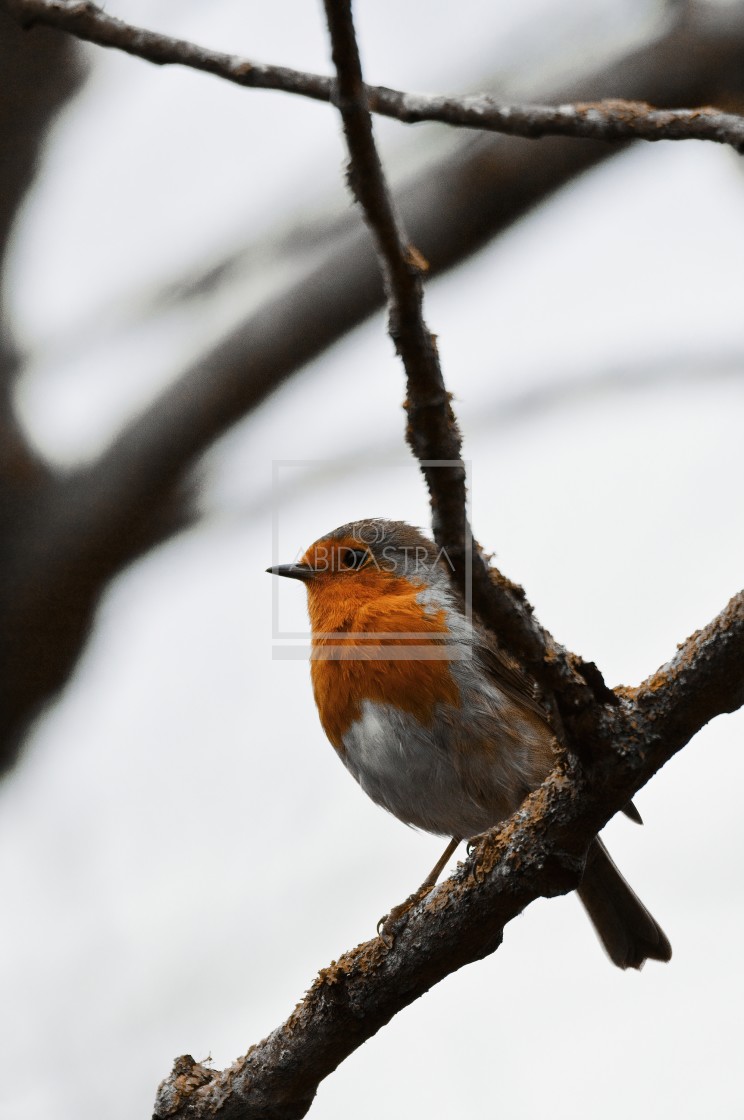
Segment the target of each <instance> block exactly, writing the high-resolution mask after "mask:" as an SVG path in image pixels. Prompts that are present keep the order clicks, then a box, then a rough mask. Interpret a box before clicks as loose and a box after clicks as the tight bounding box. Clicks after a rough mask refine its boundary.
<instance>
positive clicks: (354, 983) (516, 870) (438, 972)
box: [154, 592, 744, 1120]
mask: <svg viewBox="0 0 744 1120" xmlns="http://www.w3.org/2000/svg"><path fill="white" fill-rule="evenodd" d="M742 666H744V592H742V593H740V594H739V595H737V596H735V597H734V598H733V599H732V600H731V602H730V603H729V604H728V606H727V607H726V609H725V610H724V611H723V612H722V613H721V614H720V615H719V616H718V617H717V618H716V619H714V620H713V622H711V623H710V625H709V626H706V627H705V629H704V630H701V631H699V632H698V633H696V634H693V635H692V636H691V637H690V638H688V639H687V641H686V642H685V643H684V644H683V645H682V646H681V647H680V649H679V651H678V652H677V654H676V656H675V657H674V658H673V659H672V661H671V662H669V664H667V665H665V666H662V668H661V669H659V670H658V671H657V672H656V673H655V674H654V675H653V677H651V678H649V680H647V681H645V682H644V683H643V684H642V685H641V686H640V688H639V689H637V690H636V691H635V692H634V693H633V695H632V696H628V695H625V696H623V697H622V698H620V700H621V702H620V703H619V704H618V705H616V706H615V707H614V708H612V709H605V719H604V723H603V726H602V729H601V735H602V746H603V748H604V749H603V752H602V762H601V765H599V766H598V767H597V768H595V769H594V771H593V772H592V774H591V775H587V773H586V772H585V771H583V770H582V769H581V766H580V764H579V763H578V762H577V761H576V760H574V761H572V762H571V763H570V764H569V766H568V767H567V768H566V769H565V770H564V771H556V772H554V773H553V774H552V775H551V776H550V777H549V778H548V779H547V780H546V781H545V782H544V783H543V785H542V786H541V787H540V788H539V789H538V790H536V791H535V792H534V793H533V794H532V795H531V796H530V797H529V798H528V800H527V801H526V802H525V803H524V805H523V806H522V808H521V809H520V810H519V811H518V812H517V813H516V814H515V815H514V816H513V817H512V818H511V819H510V820H509V821H508V822H507V823H506V824H505V825H504V827H503V828H501V829H500V830H499V831H498V832H494V833H492V834H491V835H489V837H488V838H486V840H484V841H483V842H482V843H481V845H480V846H479V848H478V849H477V850H476V851H475V852H474V853H473V855H472V856H471V857H470V858H469V859H468V860H467V862H466V863H465V864H462V865H460V866H459V868H458V870H457V872H456V873H455V875H454V876H453V877H452V878H451V879H449V880H448V881H447V882H445V883H442V884H441V885H440V886H439V887H438V888H437V889H436V890H434V891H433V892H432V893H431V894H430V895H429V896H428V897H427V898H426V899H425V900H424V901H423V902H421V903H419V904H418V906H417V907H416V908H415V909H414V910H413V911H412V912H410V913H409V914H408V915H407V916H406V918H405V919H403V920H402V922H401V924H400V927H399V928H398V930H397V934H396V939H395V943H394V945H393V947H392V948H391V949H388V948H387V947H386V946H385V945H384V944H383V942H382V941H381V940H380V939H379V938H375V939H373V940H372V941H367V942H365V943H364V944H362V945H360V946H358V947H357V948H356V949H353V950H351V951H350V952H348V953H345V954H344V955H343V956H342V957H341V958H340V960H338V961H334V962H333V963H332V964H331V965H330V966H329V967H328V968H325V969H323V970H322V971H321V972H320V973H319V975H318V977H317V979H316V980H315V982H314V984H313V985H312V987H311V988H310V990H309V992H308V994H307V995H306V996H305V998H304V999H303V1000H302V1002H301V1003H300V1004H298V1006H297V1008H296V1009H295V1011H294V1012H293V1013H292V1015H291V1016H290V1017H289V1019H288V1020H287V1021H286V1022H285V1023H283V1024H282V1026H280V1027H278V1028H277V1029H276V1030H275V1031H274V1032H273V1033H272V1034H270V1035H269V1036H268V1038H266V1039H264V1040H263V1041H262V1042H259V1043H258V1044H257V1045H256V1046H253V1047H251V1049H250V1050H249V1051H248V1053H247V1054H246V1055H245V1057H243V1058H240V1059H239V1060H238V1061H237V1062H235V1064H234V1065H232V1066H231V1067H230V1068H229V1069H226V1070H224V1071H216V1070H212V1069H209V1068H207V1067H205V1066H203V1065H200V1064H198V1063H196V1062H194V1060H193V1058H191V1057H188V1056H187V1057H183V1058H179V1059H178V1060H177V1062H176V1063H175V1066H174V1069H173V1072H172V1073H171V1075H170V1076H169V1077H168V1078H167V1079H166V1080H165V1081H164V1082H163V1083H162V1085H161V1086H160V1089H159V1092H158V1098H157V1102H156V1106H155V1113H154V1120H212V1118H215V1120H216V1118H218V1117H219V1120H266V1118H267V1117H270V1118H271V1120H297V1118H298V1117H301V1116H304V1115H305V1114H306V1113H307V1111H308V1109H309V1108H310V1105H311V1103H312V1100H313V1097H314V1095H315V1092H316V1090H317V1087H318V1085H319V1084H320V1082H321V1081H322V1080H323V1078H325V1077H327V1076H328V1074H329V1073H332V1072H333V1070H334V1069H335V1068H336V1067H337V1066H338V1065H339V1064H340V1063H341V1062H342V1061H343V1060H344V1059H345V1058H346V1057H348V1056H349V1055H350V1054H352V1053H353V1052H354V1050H356V1049H357V1048H358V1047H359V1046H361V1045H362V1044H363V1043H364V1042H365V1041H366V1040H367V1039H368V1038H371V1037H372V1035H374V1034H376V1032H377V1031H378V1030H379V1029H380V1028H381V1027H382V1026H384V1025H385V1023H387V1022H389V1020H390V1019H391V1018H392V1017H393V1016H394V1015H395V1014H397V1012H398V1011H400V1010H402V1009H403V1008H404V1007H407V1006H408V1005H409V1004H411V1003H413V1002H414V1000H416V999H418V998H419V996H421V995H423V994H424V993H425V992H426V991H428V989H429V988H431V987H432V985H434V984H436V983H438V981H440V980H442V979H443V978H444V977H445V976H448V975H450V974H451V973H453V972H455V971H456V970H457V969H459V968H462V966H463V965H465V964H469V963H471V962H473V961H476V960H479V959H481V958H482V957H485V956H487V955H488V954H490V953H492V952H494V950H496V949H497V948H498V947H499V945H500V943H501V939H502V934H503V929H504V926H505V925H506V924H507V923H508V922H509V921H511V920H512V919H513V918H514V917H516V916H517V915H518V914H520V913H521V912H522V910H524V908H525V907H526V906H527V905H529V903H530V902H532V901H534V900H535V899H536V898H539V897H550V896H553V895H557V894H564V893H566V892H567V891H570V890H572V889H574V888H575V887H576V885H577V884H578V882H579V878H580V875H581V869H582V866H583V858H584V854H585V852H586V849H587V847H588V845H589V843H590V841H591V840H592V838H593V837H594V836H595V835H596V833H597V831H598V829H600V828H601V827H602V826H603V825H604V824H605V823H606V822H607V821H608V820H609V819H610V817H612V816H613V815H614V813H616V812H617V811H618V810H619V809H620V808H622V806H623V805H624V804H625V803H626V802H627V800H628V799H629V798H630V797H632V796H633V794H635V793H636V792H637V791H638V790H639V789H640V788H641V787H642V786H643V785H644V784H645V783H646V782H647V781H648V780H649V778H651V777H652V775H653V774H655V773H656V771H657V770H658V769H659V768H660V767H661V766H663V765H664V763H665V762H666V761H668V760H669V759H670V758H671V757H672V756H673V755H674V754H675V753H676V752H677V751H679V750H680V749H681V748H682V747H683V746H684V745H685V744H686V743H687V742H689V740H690V739H691V738H692V736H693V735H695V733H696V732H697V731H699V730H700V728H701V727H703V726H704V724H705V723H707V722H708V721H709V720H710V719H712V718H713V717H714V716H715V715H718V714H720V713H722V712H730V711H734V710H735V709H736V708H738V707H741V705H742V704H744V671H743V670H742Z"/></svg>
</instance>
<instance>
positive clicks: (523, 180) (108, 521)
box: [0, 4, 744, 767]
mask: <svg viewBox="0 0 744 1120" xmlns="http://www.w3.org/2000/svg"><path fill="white" fill-rule="evenodd" d="M743 12H744V6H742V5H739V4H737V5H731V6H730V7H729V8H728V9H726V10H725V12H717V13H715V14H712V13H711V10H710V9H708V8H707V7H706V6H704V5H693V6H691V7H690V8H689V9H686V10H685V12H684V15H683V18H682V19H681V20H680V21H679V22H678V23H676V24H675V25H674V26H673V27H671V28H670V29H669V30H667V32H666V34H664V35H662V36H661V38H659V39H658V40H657V41H655V42H653V43H652V44H650V45H649V46H646V47H643V48H641V49H640V50H636V51H634V52H632V53H631V54H629V55H628V56H626V57H625V58H622V59H620V60H619V61H617V62H616V63H615V64H614V65H611V66H608V67H606V68H604V69H603V70H602V72H600V73H593V74H592V73H589V74H586V75H585V76H584V77H582V78H580V79H577V80H575V81H574V82H572V83H571V84H569V85H566V86H564V87H563V88H562V89H559V90H557V89H545V90H543V91H536V92H539V93H541V96H542V97H543V99H550V100H556V101H559V102H560V103H564V102H577V101H583V102H586V101H592V102H593V101H597V100H601V99H604V98H608V97H623V98H627V99H630V100H633V101H639V100H640V101H647V102H650V103H652V104H654V105H658V106H662V107H663V106H670V105H671V106H674V105H679V104H688V105H695V104H708V103H711V102H716V103H718V104H720V105H722V106H724V107H728V108H736V107H737V106H738V105H739V103H740V102H741V98H742V87H743V86H744V78H743V77H742V75H744V67H742V59H743V58H744V14H743ZM2 18H3V19H4V20H5V21H6V23H7V25H8V34H7V35H6V36H4V37H3V49H4V50H7V51H8V52H9V56H8V57H9V60H11V59H12V58H15V60H16V61H15V63H12V61H9V62H8V65H7V67H6V68H5V70H4V74H5V75H7V77H8V80H9V82H10V83H11V85H12V88H13V89H14V90H15V93H14V96H17V95H18V91H19V89H20V88H21V87H19V86H17V85H14V84H13V83H14V82H15V79H14V77H13V75H17V74H19V73H23V74H24V75H25V74H28V75H31V74H33V73H34V72H36V73H43V74H44V80H45V81H46V80H48V82H49V86H48V89H49V92H48V93H47V94H46V95H45V96H44V97H41V98H40V94H39V91H38V90H37V93H36V94H35V96H34V97H33V98H32V97H29V99H28V113H29V115H30V116H29V120H30V121H31V124H32V127H31V128H30V129H29V130H28V132H25V136H26V139H25V140H24V141H23V143H22V144H21V147H20V157H19V158H18V159H17V171H16V174H15V179H14V180H13V179H12V177H11V186H12V183H13V182H14V183H15V186H12V189H10V190H9V191H7V192H6V201H5V213H4V216H3V225H2V229H4V230H5V231H6V237H7V233H8V231H9V230H10V227H11V221H12V217H13V214H14V213H15V212H16V211H17V208H18V206H19V205H20V203H21V201H22V198H23V190H24V186H25V185H27V183H28V177H29V169H30V167H31V166H32V165H33V159H34V156H35V154H36V151H37V148H38V138H39V136H40V131H41V129H42V128H43V125H44V122H45V121H46V120H47V119H48V118H49V116H50V114H51V112H52V111H53V108H54V107H55V106H56V105H58V104H60V103H61V100H62V99H63V97H64V96H66V95H67V94H68V93H69V91H70V89H71V88H72V80H71V79H70V78H69V77H68V78H67V79H66V81H65V79H64V78H60V79H54V78H53V75H54V73H55V65H56V66H58V67H59V68H60V73H61V74H65V73H66V74H68V75H69V74H72V73H73V66H74V63H73V61H72V60H73V58H74V54H73V47H72V45H71V44H70V42H69V40H62V39H61V38H60V37H59V36H58V35H55V33H54V32H52V31H49V32H45V31H42V30H40V29H37V30H34V31H32V32H30V33H28V37H24V36H23V35H22V34H21V33H20V32H19V31H18V30H17V27H16V26H14V25H13V23H12V21H11V20H10V17H9V16H8V15H7V11H6V12H5V13H2ZM49 44H51V45H49ZM50 52H51V54H50ZM50 58H51V60H52V62H51V63H50V62H49V60H50ZM37 85H40V86H43V85H44V82H41V83H37ZM22 100H23V101H24V102H25V101H26V98H22ZM24 111H25V110H24ZM14 119H15V118H14ZM9 120H10V118H9ZM14 136H15V137H16V139H14ZM0 139H2V143H3V144H4V146H6V148H7V150H8V151H9V152H16V153H18V152H19V147H18V144H19V142H18V139H17V130H16V129H15V126H14V124H12V123H6V124H5V128H4V131H3V134H2V137H1V138H0ZM622 146H623V145H622V143H618V144H617V145H615V146H612V147H610V146H607V145H606V144H603V143H600V142H597V141H589V140H574V139H565V138H558V137H553V138H549V139H545V140H543V141H541V142H540V143H536V142H534V141H528V140H524V139H518V138H514V137H502V136H495V137H492V136H481V137H477V138H474V139H470V140H467V141H464V142H463V141H459V142H457V143H456V144H454V145H453V146H452V148H451V150H450V151H449V153H448V154H446V155H445V156H444V157H443V158H441V159H440V160H439V162H438V163H437V164H435V165H430V166H429V167H427V168H426V170H425V171H424V172H423V173H420V174H419V175H418V176H417V177H415V178H414V179H413V180H412V181H410V182H409V183H408V184H407V185H404V186H403V187H402V188H400V190H398V191H397V198H396V201H397V205H398V206H399V208H400V211H401V214H402V217H403V221H404V222H405V225H406V228H407V229H408V231H409V234H410V236H411V239H412V241H413V242H414V244H415V245H416V246H417V247H418V248H419V250H420V251H421V252H422V253H423V255H424V257H425V258H426V260H427V261H428V262H429V265H430V274H431V275H436V274H439V273H441V272H443V271H445V270H447V269H449V268H451V267H452V266H453V265H455V264H457V263H459V262H460V261H462V260H464V259H466V258H467V257H468V256H469V255H470V254H472V253H473V252H475V251H476V250H477V249H478V248H479V247H481V246H482V245H483V244H485V243H486V242H487V241H488V240H490V239H491V238H493V237H494V236H496V235H497V234H499V233H500V232H502V231H504V230H505V229H507V228H508V227H509V226H510V224H511V223H512V222H514V221H515V220H516V219H517V218H518V217H519V216H521V215H523V214H524V213H525V212H526V211H527V210H529V209H530V208H531V207H533V206H535V205H536V204H537V203H538V202H540V201H543V200H544V199H546V198H547V197H549V196H550V195H551V194H552V193H554V192H555V191H556V190H557V189H558V188H559V187H561V186H562V185H564V184H565V183H566V182H568V181H569V180H570V179H572V178H574V177H575V176H577V175H578V174H580V173H581V172H583V171H585V170H587V169H588V168H589V167H591V166H594V165H596V164H597V163H599V162H601V161H603V160H605V159H607V158H609V157H610V156H611V155H613V154H614V153H615V152H617V151H619V150H620V148H621V147H622ZM211 267H212V268H213V267H214V266H211ZM381 303H382V287H381V284H380V281H379V277H378V273H377V265H376V261H375V255H374V252H373V250H372V246H371V243H370V240H369V236H368V234H367V232H366V231H365V230H364V229H363V228H361V227H359V226H358V225H357V226H354V225H351V226H350V227H347V226H346V224H345V223H344V224H343V225H342V227H340V228H339V230H338V235H337V236H334V237H332V238H331V239H330V240H329V241H327V242H325V243H323V244H322V245H321V246H319V247H318V249H317V251H316V252H314V253H311V254H310V255H309V258H307V259H306V261H305V264H304V267H303V268H302V271H301V273H300V275H299V277H298V278H297V279H295V280H293V281H291V282H290V283H289V285H288V286H287V287H286V288H285V289H284V290H283V291H280V292H279V293H278V294H277V295H276V296H274V297H273V298H272V299H271V300H270V301H269V302H268V303H267V304H266V305H264V306H263V307H260V308H259V309H258V311H256V312H253V313H252V314H250V315H249V316H248V318H247V319H246V320H245V322H243V323H242V324H240V325H239V326H238V327H237V328H236V329H234V330H233V331H232V332H231V333H230V334H229V335H228V336H227V337H226V338H225V339H224V340H223V341H222V342H220V343H219V344H218V345H217V346H216V347H215V348H214V349H213V350H212V351H210V352H207V353H204V354H203V355H201V356H200V357H199V358H198V359H197V360H196V362H195V363H194V364H193V366H192V367H191V368H190V369H188V370H185V371H184V372H183V374H182V376H181V377H180V378H178V379H176V380H175V382H174V384H173V385H172V386H171V387H170V388H169V389H167V390H166V391H165V392H164V393H163V394H162V396H161V397H160V398H159V399H158V400H156V401H155V402H153V404H152V405H151V406H150V407H149V408H148V409H147V410H146V411H145V412H144V413H143V414H142V415H141V416H140V417H139V418H138V419H136V420H134V421H133V422H132V423H130V424H129V425H128V426H126V427H125V428H124V429H123V430H122V431H121V433H120V434H119V436H118V437H117V438H116V439H115V440H114V441H113V443H112V444H111V446H110V447H109V448H108V449H107V450H105V451H104V452H103V454H102V455H101V456H100V457H99V458H98V460H96V461H95V462H93V463H90V464H88V465H86V466H84V467H81V468H78V469H76V470H73V471H72V472H68V473H65V474H60V473H59V472H58V471H52V470H50V468H49V467H48V466H47V465H46V464H43V463H41V462H40V461H39V460H38V458H37V457H35V456H33V455H32V454H31V453H30V452H29V451H28V449H27V448H26V446H25V442H24V438H23V435H22V433H21V431H20V428H19V426H18V424H17V421H16V417H15V415H14V410H13V405H12V402H11V398H10V396H9V395H7V396H6V408H5V410H4V418H3V420H2V425H3V432H4V434H5V433H7V437H6V439H4V441H3V448H4V452H3V454H4V459H5V461H6V469H5V470H4V472H3V476H2V482H3V491H4V492H3V495H2V509H3V511H4V513H3V516H4V518H6V519H8V520H10V521H12V524H13V527H14V528H13V535H12V538H10V537H8V536H7V535H6V537H5V540H6V545H7V551H8V555H7V556H6V559H5V561H4V564H3V580H2V592H1V593H0V614H1V615H2V617H3V620H4V626H3V642H4V644H5V651H4V652H5V656H4V657H3V659H2V664H3V666H4V667H5V666H7V667H8V668H4V670H3V673H4V677H5V679H4V680H3V692H4V694H5V697H6V702H5V703H4V704H3V709H2V710H3V718H2V725H1V726H0V744H2V748H1V749H2V756H1V758H2V764H3V765H4V766H5V767H7V766H8V765H10V764H11V762H12V761H13V759H14V758H15V756H16V753H17V749H18V746H19V744H20V742H21V740H22V735H23V732H24V729H25V728H26V727H27V725H28V722H29V720H30V719H32V718H33V716H34V715H36V714H37V713H38V711H39V710H40V708H41V707H42V705H43V704H44V703H45V702H46V701H47V700H48V699H49V698H50V697H52V696H53V695H54V694H55V693H56V691H57V690H58V689H59V687H60V686H61V685H62V684H63V683H64V681H65V680H66V679H67V677H68V675H69V673H70V671H71V669H72V667H73V666H74V664H75V662H76V660H77V657H78V656H79V654H80V651H81V649H82V648H83V646H84V643H85V638H86V634H87V632H88V629H89V625H90V620H91V618H92V615H93V612H94V610H95V607H96V604H97V603H98V601H99V598H100V596H101V593H102V591H103V590H104V589H105V587H106V586H107V584H108V582H109V581H110V579H111V578H112V576H113V575H114V574H115V573H116V572H117V571H119V570H121V568H123V567H124V566H125V565H127V564H128V563H130V562H131V561H132V559H134V558H135V557H136V556H138V555H141V553H142V552H143V551H145V550H147V549H149V548H152V547H153V546H154V545H155V544H157V543H158V542H159V541H161V540H163V539H164V538H166V537H167V536H169V535H171V534H172V533H173V532H175V531H176V530H177V529H178V528H179V527H180V526H182V525H183V524H184V523H185V522H186V520H187V519H188V516H189V513H188V502H187V501H185V500H184V496H183V495H184V490H183V487H184V485H185V484H186V481H187V479H188V475H189V472H190V471H191V469H192V467H193V466H194V464H195V462H196V461H197V460H198V457H199V456H200V455H201V454H202V453H203V452H204V451H205V450H206V449H207V448H208V447H210V446H211V444H212V443H213V442H214V440H215V439H216V438H217V437H218V436H220V435H221V434H222V433H223V432H225V431H226V430H227V429H228V428H229V427H230V426H231V425H233V424H234V423H236V422H237V421H238V420H239V419H241V418H242V417H243V416H245V415H246V414H247V413H248V412H249V411H251V410H252V409H253V408H255V407H256V405H257V404H258V403H260V402H262V401H263V400H265V399H266V397H267V396H268V395H269V394H271V393H272V392H273V391H274V390H275V389H276V388H277V387H278V386H279V385H281V384H282V383H283V382H284V381H285V380H286V379H287V378H288V377H289V376H291V375H292V374H293V373H294V372H296V371H297V370H298V369H300V368H301V367H302V366H303V365H304V364H305V363H306V362H307V361H309V360H310V359H311V358H313V357H315V356H317V355H318V354H319V353H320V352H322V351H323V350H324V349H326V348H327V347H328V346H330V345H331V344H332V343H333V342H334V341H336V340H337V339H338V338H340V337H341V336H342V335H343V334H345V333H346V332H348V331H349V330H350V329H351V328H352V327H353V326H355V325H357V324H358V323H360V322H361V321H362V320H363V319H364V318H366V317H367V316H368V315H370V314H371V313H372V312H373V311H375V310H377V309H378V308H379V307H380V306H381ZM6 334H7V332H6ZM4 353H5V354H6V358H5V364H6V368H8V369H10V368H11V367H12V365H13V357H12V355H13V354H14V346H13V342H12V339H11V338H10V337H6V341H5V343H4ZM6 523H7V521H6Z"/></svg>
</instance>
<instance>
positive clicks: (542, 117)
mask: <svg viewBox="0 0 744 1120" xmlns="http://www.w3.org/2000/svg"><path fill="white" fill-rule="evenodd" d="M6 3H7V4H8V6H9V8H10V9H11V11H12V12H14V13H15V15H16V17H17V18H18V19H19V21H21V22H22V23H23V24H24V26H26V27H31V26H33V25H34V24H38V23H43V24H46V25H48V26H50V27H57V28H60V29H62V30H65V31H68V32H70V34H72V35H75V36H77V38H79V39H85V40H87V41H88V42H91V43H96V44H97V45H98V46H102V47H113V48H115V49H117V50H121V51H124V52H125V53H127V54H131V55H134V56H136V57H137V58H142V59H144V60H145V61H147V62H152V63H155V64H156V65H158V66H167V65H177V66H187V67H190V68H191V69H193V70H200V71H202V72H204V73H207V74H213V75H215V76H216V77H219V78H223V79H225V80H226V81H228V82H233V83H235V84H236V85H241V86H248V87H250V88H253V89H270V90H279V91H282V92H283V93H291V94H299V95H300V96H302V97H309V98H312V99H313V100H315V101H330V100H331V99H332V88H333V83H332V79H331V78H328V77H326V76H324V75H322V74H313V73H309V72H307V71H302V70H293V69H291V68H290V67H287V66H274V65H271V64H266V63H262V62H254V61H251V60H249V59H247V58H240V57H238V56H236V55H231V54H226V53H224V52H222V51H213V50H209V49H208V48H206V47H201V46H199V45H197V44H196V43H191V42H188V41H187V40H185V39H178V38H174V37H173V36H169V35H162V34H159V33H158V32H155V31H148V30H146V29H145V28H142V27H136V26H134V25H133V24H129V23H126V22H124V21H123V20H120V19H116V18H115V17H114V16H110V15H108V14H107V13H106V12H104V11H103V9H101V8H99V7H98V6H97V5H96V4H93V3H91V2H89V0H6ZM365 91H366V96H367V105H368V107H369V109H370V110H371V111H372V112H373V113H379V114H381V115H382V116H386V117H392V118H394V119H395V120H397V121H401V122H402V123H404V124H416V123H419V122H422V121H437V122H439V123H441V124H446V125H450V126H453V127H457V128H471V129H477V130H478V131H483V132H501V133H505V134H507V135H509V136H523V137H526V138H530V139H531V138H535V137H540V136H574V137H579V138H584V139H591V140H607V141H617V140H649V141H654V140H709V141H712V142H713V143H716V144H730V145H731V146H732V147H733V148H735V149H736V151H743V150H744V117H741V116H738V115H737V114H734V113H725V112H722V111H721V110H719V109H715V108H713V107H712V106H704V107H701V108H695V109H655V108H654V107H653V106H651V105H649V104H647V103H646V102H643V101H625V100H621V99H619V98H617V99H615V98H608V99H605V100H600V101H588V102H578V103H576V104H567V105H500V104H499V103H498V102H497V101H496V100H495V99H494V98H493V97H491V96H489V95H487V94H478V95H474V96H472V95H470V96H461V97H450V96H444V95H439V94H434V95H432V94H424V93H406V92H404V91H402V90H397V89H389V88H387V87H385V86H367V87H365Z"/></svg>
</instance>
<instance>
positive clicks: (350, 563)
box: [338, 548, 369, 572]
mask: <svg viewBox="0 0 744 1120" xmlns="http://www.w3.org/2000/svg"><path fill="white" fill-rule="evenodd" d="M338 559H339V564H340V565H341V567H342V568H345V569H346V570H347V571H349V572H356V571H359V569H360V568H362V567H364V564H365V563H366V562H367V560H368V559H369V553H368V552H367V550H366V548H342V549H341V551H340V553H339V558H338Z"/></svg>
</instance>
